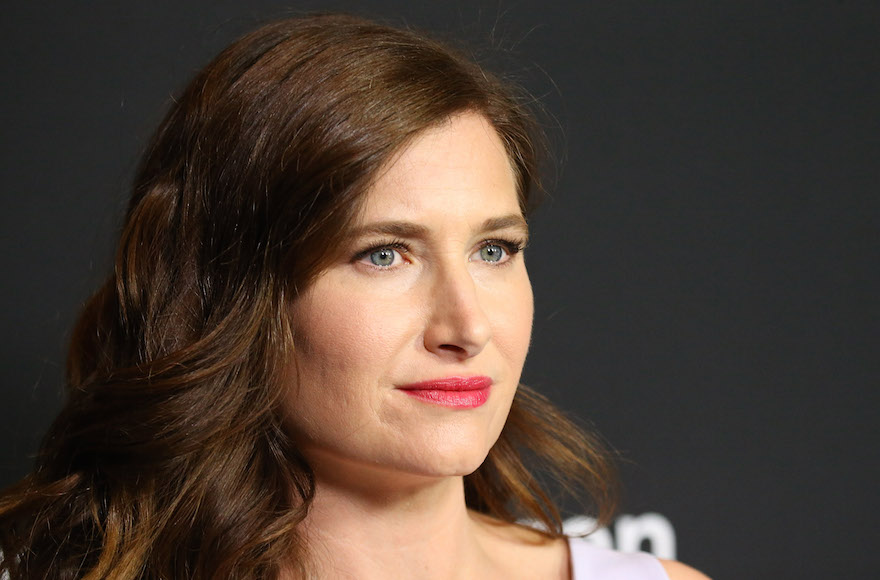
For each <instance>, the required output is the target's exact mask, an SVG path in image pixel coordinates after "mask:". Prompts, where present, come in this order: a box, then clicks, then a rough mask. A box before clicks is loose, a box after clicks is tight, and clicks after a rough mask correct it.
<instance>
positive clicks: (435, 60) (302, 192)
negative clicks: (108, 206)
mask: <svg viewBox="0 0 880 580" xmlns="http://www.w3.org/2000/svg"><path fill="white" fill-rule="evenodd" d="M524 103H525V99H524V98H523V97H522V95H520V94H518V93H517V91H516V90H515V89H512V88H511V87H510V86H509V85H508V84H506V83H504V82H502V81H500V80H499V79H497V78H496V77H494V76H492V75H490V74H488V73H487V72H486V71H484V70H483V69H482V68H481V67H480V66H478V65H477V64H476V63H474V62H473V60H471V59H469V58H467V57H466V56H463V55H462V54H460V53H458V52H456V51H455V50H452V49H450V48H449V47H447V46H445V45H443V44H440V43H438V42H436V41H434V40H431V39H429V38H427V37H425V36H423V35H421V34H417V33H414V32H412V31H408V30H399V29H395V28H391V27H388V26H384V25H380V24H376V23H373V22H369V21H364V20H361V19H357V18H354V17H349V16H334V15H319V16H311V17H304V18H297V19H291V20H284V21H280V22H276V23H271V24H268V25H266V26H263V27H261V28H259V29H258V30H256V31H254V32H252V33H250V34H248V35H246V36H244V37H243V38H241V39H240V40H238V41H237V42H235V43H234V44H232V45H231V46H230V47H228V48H227V49H226V50H224V51H223V52H222V53H221V54H220V55H219V56H218V57H217V58H216V59H215V60H214V61H213V62H211V63H210V64H209V65H208V66H207V67H206V68H205V69H204V70H202V71H201V72H200V73H199V74H198V75H197V76H196V77H195V79H194V80H193V81H192V82H191V83H190V84H189V85H188V86H187V87H186V89H185V90H184V91H183V93H182V94H181V95H180V96H179V98H177V99H175V101H174V103H173V105H172V106H171V109H170V111H169V112H168V114H167V116H166V118H165V119H164V121H163V122H162V124H161V125H160V127H159V129H158V131H157V132H156V134H155V136H154V137H153V139H152V141H151V143H150V145H149V147H148V150H147V151H146V153H145V156H144V158H143V161H142V163H141V165H140V166H139V169H138V171H137V174H136V178H135V182H134V186H133V193H132V197H131V202H130V205H129V207H128V210H127V214H126V217H125V222H124V226H123V229H122V232H121V237H120V241H119V247H118V251H117V254H116V259H115V264H114V268H113V271H112V274H111V275H110V277H109V278H108V280H107V281H106V283H105V284H104V285H103V286H102V287H101V288H100V289H99V290H98V291H97V293H96V294H95V295H94V296H92V297H91V299H90V300H89V301H88V302H87V304H86V305H85V306H84V308H83V310H82V313H81V315H80V317H79V320H78V322H77V325H76V327H75V330H74V332H73V336H72V340H71V346H70V352H69V356H68V363H67V387H68V396H67V401H66V403H65V405H64V407H63V409H62V411H61V412H60V414H59V416H58V417H57V418H56V420H55V421H54V423H53V424H52V426H51V428H50V430H49V432H48V434H47V435H46V437H45V439H44V442H43V445H42V447H41V450H40V452H39V455H38V458H37V460H36V464H35V467H34V470H33V472H32V473H31V474H30V475H29V476H27V477H26V478H25V479H23V480H22V481H21V482H19V483H18V484H16V485H14V486H12V487H11V488H9V489H7V490H5V491H4V492H3V494H2V495H0V554H2V555H0V576H2V574H3V573H6V574H8V575H9V577H10V579H12V580H18V579H24V578H29V579H33V578H46V579H58V580H61V579H65V580H66V579H73V578H87V579H98V578H110V579H114V580H135V579H157V580H158V579H160V578H163V579H166V580H167V579H171V578H191V579H203V580H207V579H221V578H222V579H242V580H244V579H257V578H277V577H278V575H279V573H280V571H281V570H282V569H284V568H285V567H286V566H290V565H294V566H298V568H299V572H300V573H301V574H302V575H303V576H304V577H305V576H307V575H308V570H309V566H308V551H307V548H306V545H305V540H304V538H303V537H302V536H301V534H300V533H299V532H298V524H299V523H300V522H301V521H302V520H303V518H304V517H305V516H306V513H307V511H308V508H309V505H310V501H311V499H312V497H313V494H314V478H313V475H312V472H311V470H310V468H309V466H308V464H307V462H306V461H305V460H304V458H303V457H302V456H301V455H300V453H299V452H298V451H297V448H296V446H295V445H294V443H293V442H292V441H291V439H290V437H289V435H288V434H287V433H286V432H285V430H284V428H283V426H282V425H283V423H282V420H281V415H282V412H281V401H282V400H283V398H284V396H285V393H286V390H287V388H288V387H287V385H286V384H285V382H284V381H283V380H282V369H283V367H284V364H285V361H286V360H287V358H288V357H289V353H291V352H293V348H294V344H293V342H294V341H293V337H292V335H291V321H290V320H289V319H288V318H287V317H288V316H289V314H288V312H289V309H288V308H286V307H285V305H286V304H289V302H290V301H291V300H296V295H297V292H298V291H299V290H302V289H303V288H305V287H307V286H308V285H309V284H310V282H311V281H312V280H313V279H314V278H315V276H316V275H317V274H319V273H320V271H321V267H322V264H326V263H328V262H327V260H328V258H329V257H330V256H331V255H332V252H333V251H334V247H335V246H336V245H337V244H336V242H337V241H338V240H339V239H340V235H341V233H344V232H346V231H347V228H348V226H349V224H350V222H351V220H352V219H353V217H354V216H355V215H356V213H357V211H358V210H359V208H360V206H361V203H362V201H363V199H364V193H365V192H366V191H367V190H368V188H369V186H370V184H371V182H372V180H373V179H375V177H376V175H377V173H378V172H379V170H380V169H381V168H382V167H383V165H385V164H387V162H388V161H389V159H390V158H391V157H392V156H393V155H394V154H395V153H396V152H399V151H400V150H401V148H402V147H404V146H405V145H406V144H407V143H408V142H409V141H410V140H412V139H413V137H414V136H415V135H417V134H418V133H419V132H421V131H424V130H425V129H427V128H429V127H432V126H435V125H437V124H438V123H441V122H443V121H444V120H446V119H448V118H449V117H450V116H451V115H454V114H456V113H460V112H465V111H473V112H477V113H479V114H481V115H483V116H484V117H485V118H486V119H487V120H488V121H489V122H490V123H491V125H492V126H493V127H494V128H495V130H496V131H497V132H498V135H499V136H500V137H501V139H502V141H503V143H504V145H505V148H506V151H507V154H508V156H509V158H510V162H511V166H512V167H513V169H514V171H515V175H516V179H517V184H518V193H519V196H520V203H521V206H522V207H523V209H524V211H525V210H527V209H528V208H529V207H530V205H531V203H532V200H533V198H534V191H535V190H536V189H537V166H538V158H539V156H540V152H541V147H540V145H539V143H541V140H540V137H539V135H540V133H539V131H537V130H536V123H535V122H534V119H533V116H532V114H531V113H530V112H529V110H528V108H527V107H526V106H525V104H524ZM526 457H528V458H531V459H530V461H529V465H532V463H531V460H536V461H538V462H539V464H540V465H541V466H542V467H541V469H542V470H543V471H546V472H548V473H549V474H550V475H551V477H552V479H553V480H554V481H562V482H564V483H565V482H567V484H568V485H569V486H570V487H572V488H576V490H577V491H578V492H580V491H581V490H582V491H583V492H584V493H585V494H586V495H587V496H589V497H590V498H592V503H593V504H594V505H595V507H596V510H597V512H598V515H599V516H600V519H601V520H602V521H605V520H607V518H608V517H609V515H610V513H611V510H612V508H613V497H614V496H613V482H614V477H613V472H612V468H611V464H610V461H609V460H608V457H607V454H606V452H605V451H603V450H602V448H601V446H599V445H598V443H597V442H596V441H595V440H594V439H593V438H591V437H590V436H588V435H586V434H585V433H584V432H582V431H581V430H579V429H578V428H577V427H575V426H574V425H573V424H572V423H571V422H570V421H569V420H567V419H566V418H565V417H564V416H563V415H562V414H561V413H559V412H558V411H557V410H556V409H555V408H554V407H553V406H552V405H550V403H549V402H548V401H547V400H546V399H544V398H543V397H542V396H540V395H538V394H536V393H535V392H533V391H531V390H529V389H527V388H525V387H521V388H520V389H519V392H518V393H517V395H516V397H515V400H514V403H513V407H512V409H511V412H510V416H509V418H508V421H507V424H506V426H505V427H504V430H503V432H502V434H501V436H500V439H499V441H498V442H497V443H496V444H495V446H494V447H493V448H492V450H491V451H490V453H489V456H488V458H487V459H486V461H485V463H484V464H483V465H482V466H481V467H480V468H479V469H478V470H477V471H476V472H475V473H473V474H471V475H469V476H467V477H466V478H465V489H466V494H465V495H466V501H467V503H468V506H469V507H470V508H471V509H474V510H478V511H480V512H483V513H486V514H489V515H491V516H494V517H496V518H499V519H502V520H506V521H509V522H515V521H517V520H519V519H522V518H529V519H534V520H537V521H539V522H542V523H543V525H544V527H545V528H546V529H547V533H548V534H549V535H560V534H561V533H562V532H561V519H560V515H559V512H558V510H557V508H556V507H555V505H554V501H553V500H552V499H551V495H550V493H549V492H548V491H545V489H544V487H543V485H542V484H541V483H540V482H539V479H538V478H536V477H535V476H534V475H533V473H534V471H533V468H532V469H530V468H529V467H527V462H526V459H525V458H526Z"/></svg>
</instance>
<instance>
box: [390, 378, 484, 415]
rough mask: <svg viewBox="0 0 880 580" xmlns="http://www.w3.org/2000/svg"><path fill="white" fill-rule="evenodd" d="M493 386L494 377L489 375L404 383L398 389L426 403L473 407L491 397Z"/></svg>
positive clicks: (465, 407) (458, 407)
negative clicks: (490, 392) (490, 391)
mask: <svg viewBox="0 0 880 580" xmlns="http://www.w3.org/2000/svg"><path fill="white" fill-rule="evenodd" d="M491 387H492V379H490V378H489V377H446V378H442V379H435V380H430V381H422V382H420V383H412V384H409V385H403V386H401V387H398V389H400V390H401V391H403V392H404V393H406V394H407V395H409V396H410V397H414V398H416V399H419V400H421V401H424V402H426V403H433V404H435V405H441V406H443V407H453V408H457V409H472V408H474V407H479V406H480V405H482V404H483V403H485V402H486V401H487V400H488V399H489V390H490V389H491Z"/></svg>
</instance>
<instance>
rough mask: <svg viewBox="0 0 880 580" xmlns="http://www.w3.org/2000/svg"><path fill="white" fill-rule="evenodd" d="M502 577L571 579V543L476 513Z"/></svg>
mask: <svg viewBox="0 0 880 580" xmlns="http://www.w3.org/2000/svg"><path fill="white" fill-rule="evenodd" d="M471 518H472V519H473V520H474V522H475V523H477V525H478V526H479V529H480V534H479V536H480V539H481V544H482V545H483V547H484V549H485V551H486V553H487V554H489V555H490V557H491V560H493V561H494V563H495V569H496V574H494V575H493V576H492V577H498V578H506V579H507V578H510V579H514V578H560V579H562V578H568V574H569V554H568V543H567V542H566V541H565V539H564V538H552V537H549V536H547V535H546V534H543V533H540V532H538V531H536V530H534V529H532V528H528V527H526V526H521V525H518V524H511V523H507V522H501V521H498V520H495V519H493V518H490V517H488V516H485V515H482V514H476V513H472V514H471Z"/></svg>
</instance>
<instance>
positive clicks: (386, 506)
mask: <svg viewBox="0 0 880 580" xmlns="http://www.w3.org/2000/svg"><path fill="white" fill-rule="evenodd" d="M384 475H385V474H382V473H377V474H362V476H361V477H359V478H357V479H351V478H345V479H344V480H340V479H332V480H328V479H321V478H320V477H318V479H317V482H316V493H315V499H314V502H313V504H312V507H311V509H310V511H309V515H308V517H307V518H306V520H305V522H303V526H302V528H301V529H302V531H303V532H304V535H305V538H306V541H307V543H308V548H309V551H310V553H311V557H312V563H313V566H314V567H315V569H316V572H318V574H317V577H320V578H357V579H371V578H382V579H393V578H414V577H417V578H424V579H426V580H428V579H433V578H436V579H443V580H450V579H455V578H479V577H485V576H486V575H485V574H484V573H481V572H485V571H486V567H487V565H488V564H489V562H488V556H487V555H486V553H485V551H484V546H483V542H482V541H481V540H482V537H481V534H480V533H479V531H480V527H481V524H480V523H479V522H477V521H476V520H475V519H474V518H473V517H472V516H471V515H470V513H469V512H468V510H467V509H466V507H465V500H464V483H463V478H462V477H445V478H425V477H412V478H410V479H408V480H407V481H400V479H399V476H398V478H395V485H393V486H392V485H389V482H388V481H387V480H386V481H383V482H382V483H383V484H384V485H377V483H379V482H377V481H375V479H377V478H378V479H385V478H384V477H383V476H384ZM371 479H372V480H373V481H370V480H371Z"/></svg>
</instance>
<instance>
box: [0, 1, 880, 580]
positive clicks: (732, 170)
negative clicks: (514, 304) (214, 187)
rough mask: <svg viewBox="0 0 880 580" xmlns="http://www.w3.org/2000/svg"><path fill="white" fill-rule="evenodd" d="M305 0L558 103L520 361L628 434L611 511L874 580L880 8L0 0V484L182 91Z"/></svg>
mask: <svg viewBox="0 0 880 580" xmlns="http://www.w3.org/2000/svg"><path fill="white" fill-rule="evenodd" d="M291 8H292V9H294V10H307V9H334V10H336V9H345V10H348V11H354V12H357V13H361V14H366V15H373V16H379V17H385V18H387V19H389V20H390V21H392V22H397V23H399V22H408V23H411V24H413V25H416V26H419V27H424V28H428V29H431V30H435V31H438V32H440V33H441V34H443V35H447V36H452V37H454V38H460V39H464V40H469V41H470V42H471V44H473V45H475V46H477V47H489V48H494V49H496V50H490V51H488V53H487V54H490V55H493V56H490V60H491V62H495V63H496V64H498V65H500V66H501V68H502V69H503V70H505V71H506V72H508V73H511V75H512V76H513V77H515V78H517V79H519V80H521V81H522V82H523V83H525V84H526V85H527V86H528V88H529V89H530V90H531V91H533V92H534V93H535V94H536V95H537V96H539V97H540V100H541V101H542V102H543V103H544V105H545V106H546V108H547V109H548V111H549V113H550V114H552V116H553V117H554V118H555V121H553V122H550V123H548V124H549V125H550V132H551V135H552V137H553V139H554V141H555V142H556V143H557V144H560V147H559V150H560V151H563V152H564V154H563V155H561V157H562V156H564V159H562V160H561V163H560V165H561V167H562V170H561V172H560V176H559V178H558V179H557V180H556V183H555V186H554V188H553V197H552V200H550V202H549V203H547V204H545V206H544V207H543V208H542V210H541V211H540V212H539V213H538V215H537V216H536V219H535V220H534V222H533V232H534V240H535V241H534V243H533V245H532V246H531V248H530V249H529V251H528V261H529V266H530V270H531V274H532V277H533V282H534V286H535V291H536V296H537V318H536V326H535V336H534V343H533V347H532V351H531V354H530V359H529V362H528V363H527V368H526V373H525V381H526V382H527V383H529V384H531V385H533V386H535V387H538V388H540V389H542V390H544V391H545V392H547V393H548V394H550V396H551V397H553V398H554V399H555V400H556V401H558V402H559V403H560V404H561V405H562V406H563V407H565V408H566V409H569V410H571V412H572V413H575V414H576V415H577V416H579V417H581V418H583V419H584V420H589V421H591V422H593V423H594V424H595V426H596V427H597V429H598V430H599V431H600V432H601V433H602V434H603V435H604V436H605V437H606V438H607V439H608V440H609V441H610V442H611V443H612V444H613V445H614V446H616V447H617V448H618V449H620V450H621V452H622V453H623V455H624V457H625V458H626V459H627V461H626V462H625V463H624V465H623V475H624V484H625V489H626V494H625V498H624V505H623V510H624V511H625V512H628V513H641V512H646V511H657V512H660V513H662V514H664V515H665V516H666V517H668V518H669V519H670V520H671V521H672V523H673V524H674V526H675V529H676V533H677V536H678V554H679V557H680V558H681V559H682V560H684V561H686V562H689V563H691V564H693V565H695V566H697V567H699V568H702V569H704V570H706V571H707V572H709V573H710V574H711V575H712V576H714V577H715V578H716V579H722V578H779V577H786V578H817V579H818V578H827V577H837V578H869V577H875V575H876V573H875V569H876V564H875V563H874V551H875V550H876V548H875V545H876V542H877V540H878V539H880V537H878V534H877V532H876V529H875V525H874V524H875V522H876V520H877V517H878V513H880V510H878V499H877V496H878V494H877V489H876V488H877V480H878V476H880V473H878V464H877V455H878V440H880V433H878V428H877V420H876V418H875V416H876V414H877V411H878V403H880V400H878V398H880V397H878V394H877V393H878V386H880V385H878V377H880V368H878V367H880V365H878V356H877V354H876V351H877V346H876V344H877V338H878V318H880V316H878V305H877V295H878V292H880V283H878V273H877V266H878V243H877V242H878V239H877V218H878V213H880V212H878V182H880V180H878V153H880V137H878V135H880V118H878V110H880V108H878V105H880V99H878V97H880V90H878V74H880V66H878V65H880V42H878V38H880V8H878V4H877V3H857V2H845V1H839V2H830V1H829V2H791V3H780V2H776V3H762V2H756V3H751V2H625V1H608V2H572V1H569V2H556V3H549V2H546V1H545V2H537V1H520V2H501V1H495V2H447V3H444V4H443V5H439V4H438V5H434V4H425V5H421V6H418V5H417V6H413V5H411V3H408V2H393V1H386V2H379V1H375V2H358V3H353V2H301V3H281V2H269V1H263V2H232V1H209V0H200V1H193V2H187V3H177V2H150V3H130V5H128V6H126V7H125V8H120V7H118V6H117V5H112V4H110V3H107V4H102V3H92V2H89V3H73V2H70V3H56V4H51V5H47V4H45V3H36V2H34V3H23V2H22V3H17V4H14V5H6V6H5V7H4V15H3V17H2V22H0V32H2V39H3V40H2V42H3V45H4V46H3V48H4V50H3V51H2V54H0V62H2V69H0V70H2V75H3V76H2V78H3V83H4V90H3V93H2V97H0V111H2V119H3V137H2V140H0V143H2V162H0V171H2V188H3V189H2V206H0V209H2V211H0V219H2V230H0V240H2V265H0V272H2V276H3V283H2V290H0V291H2V340H3V347H2V351H0V352H2V357H3V359H2V369H0V372H2V379H0V485H5V484H9V483H11V482H13V481H14V480H15V479H17V478H18V477H20V476H22V475H23V474H24V473H25V472H26V470H27V468H28V465H29V462H30V459H29V458H30V456H31V454H32V453H33V451H34V449H35V447H36V445H37V442H38V439H39V435H40V433H41V432H42V430H43V429H44V428H45V426H46V425H47V423H48V421H49V420H50V419H51V417H52V415H53V414H54V413H55V412H56V411H57V409H58V408H59V405H60V400H61V398H60V395H59V392H60V389H61V374H62V369H63V351H64V345H65V341H66V339H67V335H68V328H69V326H70V324H71V322H72V320H73V316H74V313H75V311H76V309H77V308H78V305H79V304H80V303H81V301H82V300H83V299H84V298H85V297H86V296H87V295H88V294H89V292H90V291H91V290H92V289H93V288H94V287H95V286H96V285H97V284H98V283H99V281H100V280H101V279H102V278H103V276H104V274H105V271H106V267H107V265H108V262H109V257H110V256H111V255H112V249H111V248H112V244H113V240H114V237H115V231H116V228H117V223H118V218H119V215H120V213H121V209H122V207H123V205H124V200H125V197H126V189H127V184H128V182H129V180H130V177H131V172H132V169H133V166H134V164H135V163H136V160H137V157H138V155H139V152H140V151H141V149H142V147H143V145H144V142H145V140H146V138H147V137H148V135H149V134H150V131H151V130H152V128H153V127H154V126H155V125H156V123H157V122H158V120H159V119H160V117H161V114H162V112H163V110H164V107H165V106H166V104H167V103H168V100H169V98H170V95H171V94H172V93H173V92H174V91H176V90H178V89H179V88H180V87H181V86H182V85H183V84H184V82H185V81H186V80H187V79H188V78H189V77H190V76H191V75H192V74H193V73H194V72H195V71H196V70H197V69H198V68H199V67H200V66H201V65H203V64H205V63H206V62H207V61H208V60H209V59H210V58H211V57H212V56H213V55H214V54H215V53H216V52H217V51H218V50H219V49H220V48H222V47H223V46H224V45H226V44H227V43H228V42H229V41H230V40H231V39H232V38H234V37H235V36H237V35H238V34H240V33H241V32H243V31H245V30H248V29H250V28H253V27H254V25H255V24H256V23H258V22H260V21H262V20H265V19H267V18H271V17H274V16H281V15H284V14H285V13H287V10H288V9H291ZM499 49H500V50H499Z"/></svg>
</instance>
